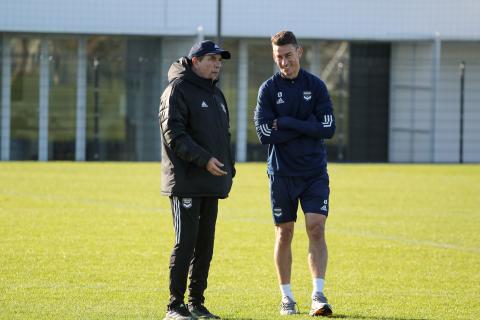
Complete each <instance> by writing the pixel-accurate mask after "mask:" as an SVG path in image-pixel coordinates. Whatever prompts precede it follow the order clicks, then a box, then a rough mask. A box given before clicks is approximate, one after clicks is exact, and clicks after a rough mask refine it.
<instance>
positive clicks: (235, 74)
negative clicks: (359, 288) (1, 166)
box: [0, 0, 480, 163]
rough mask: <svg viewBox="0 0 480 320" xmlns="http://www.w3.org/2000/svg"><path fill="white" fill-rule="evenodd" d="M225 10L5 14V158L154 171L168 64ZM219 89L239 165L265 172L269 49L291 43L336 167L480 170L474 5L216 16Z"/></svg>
mask: <svg viewBox="0 0 480 320" xmlns="http://www.w3.org/2000/svg"><path fill="white" fill-rule="evenodd" d="M217 9H218V1H217V0H206V1H202V2H199V1H194V0H186V1H182V2H178V1H168V0H164V1H152V0H139V1H135V2H132V1H118V0H117V1H114V0H105V1H102V2H100V3H98V2H94V1H92V0H85V1H82V2H80V1H60V0H43V1H34V0H20V1H4V2H0V37H1V38H0V77H1V79H0V103H1V105H0V158H1V159H2V160H4V161H8V160H41V161H47V160H76V161H85V160H125V161H156V160H158V159H160V157H161V154H160V134H159V127H158V123H157V110H158V102H159V97H160V94H161V92H162V91H163V89H164V88H165V86H166V83H167V80H166V74H167V70H168V67H169V66H170V64H171V63H172V62H173V61H175V60H176V59H177V58H179V57H180V56H183V55H186V53H187V52H188V50H189V48H190V47H191V45H192V44H193V43H194V42H195V41H197V40H198V39H200V38H215V37H216V35H217V30H218V26H217V21H218V16H217V11H218V10H217ZM220 10H221V11H220V12H221V15H220V21H221V36H222V38H221V41H222V46H224V47H225V48H227V49H228V50H230V51H231V52H232V59H231V60H229V61H226V62H225V64H224V70H223V73H222V78H221V84H220V85H221V87H222V89H223V91H224V92H225V94H226V96H227V101H228V102H229V107H230V109H231V110H230V113H231V130H232V135H233V140H234V141H233V142H234V146H233V147H234V149H235V153H236V158H237V160H238V161H251V160H263V159H264V158H265V149H264V148H263V147H262V146H261V145H259V143H258V141H257V138H256V135H255V130H254V126H253V121H252V118H253V109H254V107H255V104H256V95H257V89H258V87H259V85H260V84H261V83H262V82H263V81H264V80H265V79H267V78H268V77H269V76H271V74H272V73H273V72H275V71H276V70H275V66H274V63H273V61H272V57H271V47H270V42H269V38H270V36H271V35H272V34H274V33H275V32H277V31H279V30H285V29H288V30H292V31H294V32H295V34H296V35H297V37H298V38H299V40H300V42H301V43H302V45H303V46H304V48H305V54H304V57H303V58H302V66H303V67H304V68H306V69H308V70H310V71H311V72H313V73H315V74H317V75H318V76H320V77H321V78H322V79H323V80H324V81H325V82H326V84H327V86H328V88H329V90H330V93H331V96H332V100H333V102H334V108H335V113H336V116H337V123H338V129H337V134H336V136H335V138H334V139H333V140H332V141H329V142H328V148H329V157H330V158H331V159H332V160H339V161H352V162H356V161H361V162H387V161H388V162H428V163H430V162H432V163H455V162H480V125H479V123H480V90H479V89H480V20H479V19H478V16H480V3H478V2H477V1H474V0H460V1H456V2H447V1H443V0H442V1H433V0H422V1H413V0H406V1H402V2H401V3H397V2H390V1H380V0H368V1H354V0H342V1H335V2H333V3H332V2H331V1H330V2H328V1H324V0H319V1H297V2H291V1H276V2H272V1H264V2H258V1H255V2H254V1H253V0H245V1H242V2H237V1H227V0H223V1H222V2H221V9H220Z"/></svg>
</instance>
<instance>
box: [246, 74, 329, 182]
mask: <svg viewBox="0 0 480 320" xmlns="http://www.w3.org/2000/svg"><path fill="white" fill-rule="evenodd" d="M275 119H277V129H273V128H272V124H273V120H275ZM254 120H255V129H256V132H257V135H258V138H259V139H260V142H261V143H262V144H267V145H268V163H267V172H268V174H269V175H281V176H312V175H320V174H324V173H325V172H326V167H327V152H326V148H325V143H324V141H323V139H329V138H331V137H332V136H333V134H334V133H335V117H334V115H333V108H332V101H331V100H330V96H329V94H328V90H327V87H326V86H325V83H323V81H322V80H320V79H319V78H318V77H316V76H315V75H313V74H311V73H309V72H307V71H305V70H303V69H300V71H299V73H298V76H297V78H295V79H286V78H283V77H282V76H281V75H280V73H279V72H277V73H276V74H274V75H273V76H272V77H271V78H270V79H268V80H266V81H265V82H264V83H263V84H262V85H261V86H260V89H259V90H258V100H257V106H256V108H255V116H254Z"/></svg>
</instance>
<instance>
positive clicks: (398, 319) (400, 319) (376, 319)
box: [222, 313, 428, 320]
mask: <svg viewBox="0 0 480 320" xmlns="http://www.w3.org/2000/svg"><path fill="white" fill-rule="evenodd" d="M298 315H299V316H309V314H308V313H305V314H303V313H299V314H298ZM318 318H322V319H347V318H348V319H373V320H428V319H427V318H403V317H388V316H387V317H373V316H363V315H361V314H351V315H347V314H334V315H332V316H329V317H318ZM222 319H223V320H267V319H268V318H222ZM292 319H295V316H294V317H293V318H292Z"/></svg>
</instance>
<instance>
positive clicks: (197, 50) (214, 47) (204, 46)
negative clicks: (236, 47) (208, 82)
mask: <svg viewBox="0 0 480 320" xmlns="http://www.w3.org/2000/svg"><path fill="white" fill-rule="evenodd" d="M212 54H219V55H221V56H222V58H223V59H230V52H228V51H227V50H223V49H222V48H220V47H219V46H218V44H216V43H215V42H213V41H211V40H205V41H202V42H197V43H195V44H194V45H193V47H192V49H190V53H189V54H188V58H189V59H192V58H193V57H201V56H206V55H212Z"/></svg>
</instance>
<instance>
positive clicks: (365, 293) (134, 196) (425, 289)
mask: <svg viewBox="0 0 480 320" xmlns="http://www.w3.org/2000/svg"><path fill="white" fill-rule="evenodd" d="M237 172H238V173H237V178H236V179H235V183H234V187H233V190H232V192H231V195H230V198H229V199H227V200H224V201H221V206H220V213H219V220H218V223H217V236H216V248H215V253H214V259H213V262H212V268H211V273H210V278H209V288H208V290H207V292H206V297H207V306H208V307H209V308H210V309H211V310H212V311H214V312H216V313H218V314H220V315H221V316H222V318H223V319H278V318H280V316H278V304H279V298H280V297H279V290H278V285H277V283H276V277H275V272H274V266H273V261H272V252H273V237H274V233H273V227H272V220H271V216H270V210H269V198H268V185H267V178H266V175H265V164H243V165H238V170H237ZM159 176H160V165H159V164H158V163H63V162H60V163H55V162H51V163H36V162H34V163H18V162H3V163H0V319H142V318H143V319H162V318H163V316H164V314H165V305H166V303H167V298H168V289H167V283H168V268H167V266H168V260H169V254H170V250H171V247H172V244H173V227H172V221H171V213H170V208H169V203H168V199H167V198H165V197H161V196H160V195H159ZM330 177H331V189H332V195H331V213H330V217H329V219H328V223H327V241H328V245H329V265H328V270H327V281H326V289H325V292H326V294H327V296H328V297H329V300H330V301H331V303H332V305H333V308H334V312H335V317H336V318H340V319H387V320H392V319H404V320H417V319H480V272H479V269H480V165H461V166H460V165H349V164H345V165H344V164H332V165H330ZM299 217H300V219H299V221H298V223H297V226H296V235H295V238H294V265H293V280H292V286H293V291H294V294H295V296H296V299H297V300H298V302H299V306H300V310H301V311H302V313H303V314H301V315H298V316H292V317H291V318H292V319H308V318H309V317H308V316H307V315H306V313H307V312H308V308H309V295H310V291H311V280H310V275H309V272H308V268H307V263H306V248H307V245H306V243H307V242H306V241H307V239H306V235H305V231H304V220H303V217H302V216H301V215H300V216H299ZM283 319H284V318H283Z"/></svg>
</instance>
